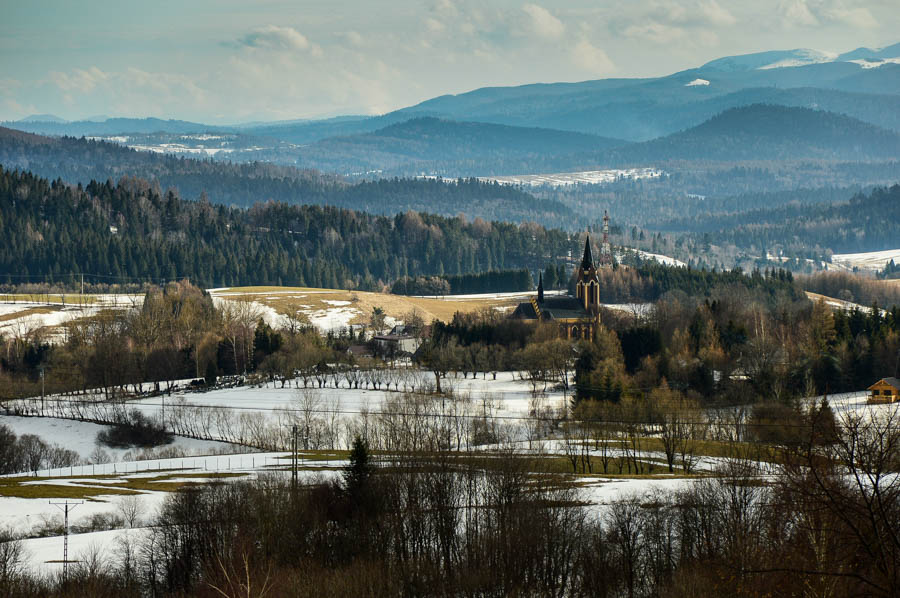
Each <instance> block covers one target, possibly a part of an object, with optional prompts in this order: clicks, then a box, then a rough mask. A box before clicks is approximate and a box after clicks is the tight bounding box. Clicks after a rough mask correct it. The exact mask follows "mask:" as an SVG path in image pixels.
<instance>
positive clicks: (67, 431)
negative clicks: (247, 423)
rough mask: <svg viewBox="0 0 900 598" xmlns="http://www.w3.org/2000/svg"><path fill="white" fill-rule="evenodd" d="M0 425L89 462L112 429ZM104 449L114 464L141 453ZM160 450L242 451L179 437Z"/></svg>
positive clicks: (28, 421) (4, 420)
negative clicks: (100, 438)
mask: <svg viewBox="0 0 900 598" xmlns="http://www.w3.org/2000/svg"><path fill="white" fill-rule="evenodd" d="M0 425H7V426H9V427H10V428H11V429H12V431H13V432H15V433H16V435H17V436H21V435H23V434H33V435H35V436H38V437H39V438H41V439H42V440H43V441H44V442H46V443H47V444H49V445H53V444H57V445H60V446H62V447H63V448H67V449H69V450H71V451H75V452H76V453H78V455H79V456H80V457H81V458H82V459H83V460H85V461H87V460H88V459H91V454H92V453H93V452H94V451H95V450H96V448H97V446H98V445H97V443H96V438H97V434H98V433H99V432H101V431H102V430H105V429H108V428H109V427H110V426H106V425H103V424H94V423H91V422H83V421H78V420H74V419H60V418H56V417H18V416H14V415H0ZM101 448H102V450H103V452H104V453H106V455H107V456H108V457H109V459H110V461H112V462H115V461H122V460H123V459H128V457H129V455H134V454H135V453H136V452H140V450H139V449H138V450H135V449H117V448H110V447H106V446H103V447H101ZM160 448H162V449H173V450H178V451H180V452H182V453H184V454H185V455H218V454H225V453H233V452H235V451H238V450H240V449H241V447H239V446H237V445H234V444H230V443H226V442H217V441H210V440H197V439H195V438H186V437H184V436H176V437H175V440H174V441H173V442H172V443H171V444H168V445H165V446H164V447H160Z"/></svg>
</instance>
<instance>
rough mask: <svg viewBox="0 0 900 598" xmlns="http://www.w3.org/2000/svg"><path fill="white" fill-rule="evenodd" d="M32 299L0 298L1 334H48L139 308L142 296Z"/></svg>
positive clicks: (60, 296)
mask: <svg viewBox="0 0 900 598" xmlns="http://www.w3.org/2000/svg"><path fill="white" fill-rule="evenodd" d="M34 299H35V298H34V297H28V298H22V297H21V296H16V295H0V333H6V334H12V335H21V334H24V333H27V332H30V331H34V330H37V329H39V328H47V329H50V330H51V331H52V330H53V329H54V328H57V327H59V326H61V325H63V324H65V323H67V322H70V321H72V320H76V319H78V318H85V317H89V316H93V315H95V314H97V313H98V312H100V311H101V310H105V309H124V308H128V307H132V306H139V305H141V303H142V302H143V300H144V297H143V295H127V294H122V295H85V296H84V297H83V298H82V297H80V296H73V295H68V296H66V295H50V294H48V295H46V296H45V297H42V298H41V300H39V301H35V300H34Z"/></svg>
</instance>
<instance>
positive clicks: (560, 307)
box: [512, 295, 591, 320]
mask: <svg viewBox="0 0 900 598" xmlns="http://www.w3.org/2000/svg"><path fill="white" fill-rule="evenodd" d="M540 309H541V319H543V320H580V319H583V318H589V317H590V316H591V314H590V313H589V312H587V311H586V310H585V309H584V306H583V305H582V304H581V301H579V300H578V299H576V298H575V297H571V296H568V295H562V296H549V297H548V296H546V295H545V296H544V300H543V301H542V302H541V303H540ZM512 317H514V318H518V319H520V320H536V319H538V315H537V313H536V312H535V311H534V306H533V305H532V304H531V302H530V301H525V302H523V303H520V304H519V305H518V307H516V310H515V311H514V312H513V315H512Z"/></svg>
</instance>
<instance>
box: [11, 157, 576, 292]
mask: <svg viewBox="0 0 900 598" xmlns="http://www.w3.org/2000/svg"><path fill="white" fill-rule="evenodd" d="M577 245H578V241H577V240H576V239H572V240H570V239H569V237H568V235H567V234H565V233H564V232H561V231H559V230H547V229H544V228H542V227H539V226H537V225H534V224H523V225H515V224H509V223H499V222H493V223H491V222H485V221H483V220H475V221H473V222H471V223H466V222H465V221H464V220H463V219H461V218H444V217H440V216H432V215H427V214H419V213H415V212H409V213H405V214H401V215H397V216H394V217H384V216H374V215H370V214H365V213H362V212H356V211H351V210H346V209H339V208H334V207H316V206H290V205H287V204H284V203H276V202H267V203H261V204H257V205H255V206H253V207H252V208H250V209H249V210H242V209H236V208H229V207H225V206H216V205H212V204H210V203H209V202H205V201H186V200H182V199H179V198H178V197H176V196H175V195H174V194H173V193H166V194H164V195H160V194H158V193H157V192H156V191H155V190H154V189H153V186H152V185H150V184H148V183H147V182H145V181H142V180H139V179H124V180H123V181H122V182H121V183H119V184H118V185H114V184H112V183H111V182H106V183H96V182H92V183H90V184H88V185H87V186H85V187H84V188H83V189H82V188H80V186H79V187H74V186H71V185H67V184H64V183H62V182H61V181H52V182H51V181H48V180H46V179H43V178H39V177H37V176H34V175H32V174H30V173H20V172H15V171H9V170H5V169H0V273H2V274H0V281H2V282H4V283H17V282H35V281H40V280H48V281H61V282H71V281H72V280H73V278H74V277H73V275H74V274H75V273H89V274H99V275H103V276H109V277H114V278H109V279H107V278H104V279H98V280H100V281H102V282H110V281H115V280H119V278H115V277H122V278H130V279H136V280H147V279H169V280H171V279H174V278H177V277H190V278H191V280H193V281H194V282H196V283H198V284H200V285H204V286H231V285H255V284H261V285H307V286H314V287H333V288H354V287H357V288H363V289H376V288H380V287H381V285H382V284H383V283H387V282H389V281H391V280H393V279H396V278H398V277H399V276H402V275H406V274H408V275H410V276H417V275H420V274H426V275H434V274H444V273H447V274H463V273H469V272H479V271H485V270H490V269H498V270H500V269H510V268H521V267H528V268H530V269H537V268H538V267H543V266H544V265H546V263H548V262H549V261H553V260H556V259H562V258H564V257H565V256H567V255H569V254H570V252H576V253H577V249H578V247H577Z"/></svg>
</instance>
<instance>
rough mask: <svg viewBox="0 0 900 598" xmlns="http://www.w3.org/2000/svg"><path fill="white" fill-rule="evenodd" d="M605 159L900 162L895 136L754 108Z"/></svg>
mask: <svg viewBox="0 0 900 598" xmlns="http://www.w3.org/2000/svg"><path fill="white" fill-rule="evenodd" d="M610 155H611V156H613V158H614V161H620V162H621V161H624V162H645V161H654V160H655V161H659V160H673V159H674V160H716V161H747V160H798V159H824V160H840V161H869V160H895V159H897V158H900V134H898V133H896V132H894V131H888V130H886V129H882V128H879V127H876V126H875V125H870V124H868V123H864V122H862V121H859V120H856V119H855V118H850V117H849V116H843V115H840V114H834V113H831V112H824V111H821V110H812V109H809V108H796V107H788V106H774V105H767V104H754V105H751V106H745V107H741V108H732V109H729V110H726V111H725V112H722V113H721V114H719V115H717V116H715V117H713V118H711V119H710V120H708V121H706V122H704V123H703V124H701V125H698V126H696V127H693V128H691V129H688V130H686V131H682V132H680V133H675V134H672V135H669V136H667V137H663V138H660V139H655V140H653V141H648V142H646V143H641V144H634V145H630V146H627V147H624V148H621V149H619V150H613V152H611V153H610Z"/></svg>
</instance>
